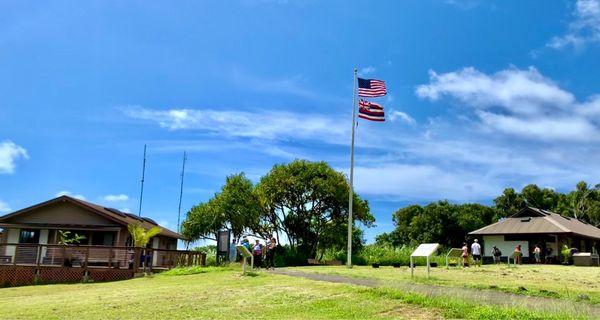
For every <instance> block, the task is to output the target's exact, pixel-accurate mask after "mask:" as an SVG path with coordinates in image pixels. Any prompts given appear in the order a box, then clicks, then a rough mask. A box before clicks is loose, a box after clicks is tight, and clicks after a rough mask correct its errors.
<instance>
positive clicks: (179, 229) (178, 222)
mask: <svg viewBox="0 0 600 320" xmlns="http://www.w3.org/2000/svg"><path fill="white" fill-rule="evenodd" d="M185 160H187V154H186V153H185V151H184V152H183V166H182V168H181V188H180V189H179V209H178V211H177V232H181V199H182V198H183V177H184V175H185Z"/></svg>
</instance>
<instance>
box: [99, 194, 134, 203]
mask: <svg viewBox="0 0 600 320" xmlns="http://www.w3.org/2000/svg"><path fill="white" fill-rule="evenodd" d="M104 200H106V201H110V202H117V201H127V200H129V197H128V196H127V195H126V194H109V195H106V196H104Z"/></svg>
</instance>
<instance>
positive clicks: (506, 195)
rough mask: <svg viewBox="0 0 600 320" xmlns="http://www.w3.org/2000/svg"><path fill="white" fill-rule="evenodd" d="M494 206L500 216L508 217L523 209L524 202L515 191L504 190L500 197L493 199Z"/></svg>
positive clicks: (511, 189) (510, 189)
mask: <svg viewBox="0 0 600 320" xmlns="http://www.w3.org/2000/svg"><path fill="white" fill-rule="evenodd" d="M494 205H495V207H496V208H497V209H498V210H499V211H500V214H501V215H503V216H504V217H509V216H512V215H514V214H516V213H517V212H519V210H521V209H523V208H524V207H525V205H526V202H525V200H524V199H523V197H522V196H521V195H520V194H519V193H517V192H516V191H515V189H513V188H506V189H504V191H503V192H502V195H501V196H499V197H497V198H496V199H494Z"/></svg>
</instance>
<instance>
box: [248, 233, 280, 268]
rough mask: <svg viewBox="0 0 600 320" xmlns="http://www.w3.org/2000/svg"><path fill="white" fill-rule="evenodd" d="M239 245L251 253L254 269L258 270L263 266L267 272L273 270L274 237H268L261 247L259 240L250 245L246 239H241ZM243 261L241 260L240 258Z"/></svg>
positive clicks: (275, 241) (275, 244)
mask: <svg viewBox="0 0 600 320" xmlns="http://www.w3.org/2000/svg"><path fill="white" fill-rule="evenodd" d="M240 245H242V246H244V247H245V248H246V249H248V251H250V252H251V253H252V256H253V257H254V268H257V269H260V268H262V267H263V266H264V267H265V268H266V269H267V270H269V269H271V270H272V269H274V268H275V248H277V240H276V239H275V237H273V236H271V237H268V238H267V239H266V241H265V244H264V245H263V244H262V243H261V242H260V240H259V239H256V240H255V241H254V244H251V243H250V240H248V237H243V238H242V240H241V241H240ZM242 259H243V258H242Z"/></svg>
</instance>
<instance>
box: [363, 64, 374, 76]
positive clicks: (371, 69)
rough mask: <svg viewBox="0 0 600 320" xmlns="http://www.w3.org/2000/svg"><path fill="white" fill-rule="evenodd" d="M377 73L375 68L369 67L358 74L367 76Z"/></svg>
mask: <svg viewBox="0 0 600 320" xmlns="http://www.w3.org/2000/svg"><path fill="white" fill-rule="evenodd" d="M375 71H377V69H376V68H375V67H373V66H368V67H364V68H361V69H360V71H359V72H358V73H359V74H360V75H363V76H366V75H369V74H372V73H374V72H375Z"/></svg>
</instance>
